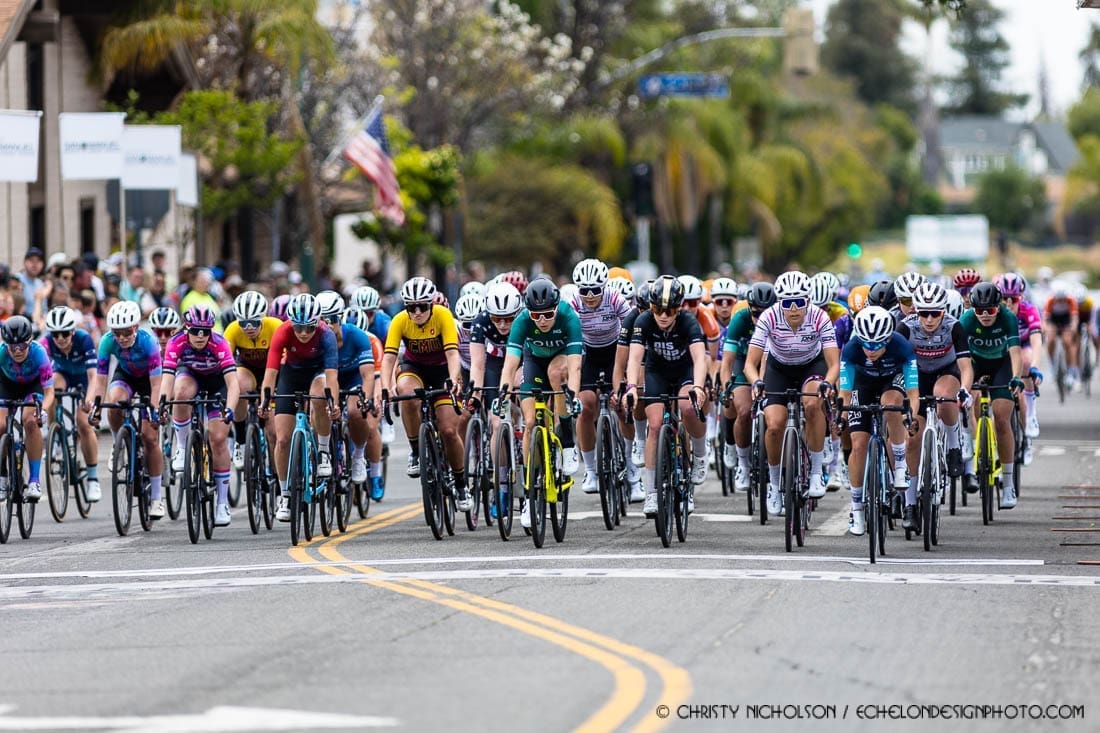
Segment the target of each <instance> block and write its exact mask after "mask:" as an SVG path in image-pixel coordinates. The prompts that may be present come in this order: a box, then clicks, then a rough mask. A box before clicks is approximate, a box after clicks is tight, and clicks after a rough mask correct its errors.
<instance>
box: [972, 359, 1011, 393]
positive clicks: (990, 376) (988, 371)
mask: <svg viewBox="0 0 1100 733" xmlns="http://www.w3.org/2000/svg"><path fill="white" fill-rule="evenodd" d="M971 361H972V362H973V363H974V383H975V384H977V383H978V382H979V381H982V378H983V377H984V378H985V381H986V382H988V383H989V384H1008V382H1009V380H1010V379H1012V359H1010V358H1009V357H1008V355H1007V354H1005V355H1004V356H1003V357H1001V358H1000V359H993V360H989V359H981V358H979V357H976V356H973V357H971ZM978 394H980V393H975V399H977V397H978ZM989 396H990V398H991V399H994V400H1011V399H1012V393H1011V392H1009V391H1008V388H1007V387H1005V388H1004V389H995V390H993V391H992V392H990V393H989Z"/></svg>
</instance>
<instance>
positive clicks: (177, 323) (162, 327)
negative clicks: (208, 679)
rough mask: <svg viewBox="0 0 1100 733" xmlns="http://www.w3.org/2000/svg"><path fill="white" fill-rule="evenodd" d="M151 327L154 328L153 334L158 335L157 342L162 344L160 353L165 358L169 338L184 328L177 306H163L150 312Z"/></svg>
mask: <svg viewBox="0 0 1100 733" xmlns="http://www.w3.org/2000/svg"><path fill="white" fill-rule="evenodd" d="M149 328H150V329H152V331H153V335H154V336H156V337H157V344H158V345H159V346H160V355H161V358H162V359H163V358H164V347H166V346H168V340H169V339H171V338H172V337H173V336H175V335H176V334H177V333H179V331H180V329H181V328H183V321H181V320H180V314H179V313H177V312H176V309H175V308H169V307H168V306H161V307H160V308H157V309H156V310H155V311H153V312H152V313H150V314H149Z"/></svg>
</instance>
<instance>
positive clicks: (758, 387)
mask: <svg viewBox="0 0 1100 733" xmlns="http://www.w3.org/2000/svg"><path fill="white" fill-rule="evenodd" d="M752 394H753V397H755V398H756V399H760V398H761V397H763V396H764V380H763V379H757V380H756V381H755V382H753V383H752Z"/></svg>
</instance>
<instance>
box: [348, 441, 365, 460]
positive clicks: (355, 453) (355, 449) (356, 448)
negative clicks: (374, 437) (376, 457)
mask: <svg viewBox="0 0 1100 733" xmlns="http://www.w3.org/2000/svg"><path fill="white" fill-rule="evenodd" d="M366 449H367V444H366V443H363V445H359V444H358V443H352V444H351V457H352V458H362V457H363V452H364V451H366Z"/></svg>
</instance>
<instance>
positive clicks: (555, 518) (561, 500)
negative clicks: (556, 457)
mask: <svg viewBox="0 0 1100 733" xmlns="http://www.w3.org/2000/svg"><path fill="white" fill-rule="evenodd" d="M551 450H553V447H552V446H551ZM558 450H561V446H558ZM550 464H551V465H555V464H556V461H551V462H550ZM557 498H558V500H557V501H554V502H549V501H548V502H547V504H548V505H549V507H550V528H551V529H552V530H553V531H554V541H555V542H558V543H561V542H564V541H565V530H566V527H567V526H568V524H569V487H568V486H565V487H562V486H559V487H558V497H557Z"/></svg>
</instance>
